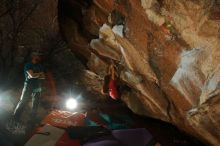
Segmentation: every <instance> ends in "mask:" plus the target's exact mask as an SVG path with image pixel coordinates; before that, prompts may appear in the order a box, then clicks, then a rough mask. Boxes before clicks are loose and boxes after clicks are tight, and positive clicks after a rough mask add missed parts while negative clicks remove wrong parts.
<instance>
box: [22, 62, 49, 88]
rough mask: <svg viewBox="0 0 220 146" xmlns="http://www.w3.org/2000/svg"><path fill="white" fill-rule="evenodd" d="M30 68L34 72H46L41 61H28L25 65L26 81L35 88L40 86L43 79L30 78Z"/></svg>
mask: <svg viewBox="0 0 220 146" xmlns="http://www.w3.org/2000/svg"><path fill="white" fill-rule="evenodd" d="M28 70H32V71H33V73H40V72H45V69H44V67H43V65H42V64H40V63H37V64H33V63H27V64H25V66H24V75H25V83H28V84H30V85H32V86H33V87H35V88H39V87H40V86H41V81H42V80H41V79H38V78H29V77H28V73H27V71H28Z"/></svg>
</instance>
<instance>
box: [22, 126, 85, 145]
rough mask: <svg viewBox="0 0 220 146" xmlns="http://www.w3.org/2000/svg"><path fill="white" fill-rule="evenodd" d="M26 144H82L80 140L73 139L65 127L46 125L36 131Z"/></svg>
mask: <svg viewBox="0 0 220 146" xmlns="http://www.w3.org/2000/svg"><path fill="white" fill-rule="evenodd" d="M25 146H81V144H80V141H79V140H72V139H70V138H69V136H68V134H67V133H66V131H65V130H64V129H61V128H57V127H54V126H51V125H45V126H43V127H42V128H41V130H40V131H38V132H36V133H35V134H34V135H33V136H32V137H31V139H29V140H28V142H27V143H26V144H25Z"/></svg>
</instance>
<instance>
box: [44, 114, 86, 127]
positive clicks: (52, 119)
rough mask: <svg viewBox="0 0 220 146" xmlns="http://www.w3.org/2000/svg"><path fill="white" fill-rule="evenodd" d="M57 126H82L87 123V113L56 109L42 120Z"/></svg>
mask: <svg viewBox="0 0 220 146" xmlns="http://www.w3.org/2000/svg"><path fill="white" fill-rule="evenodd" d="M41 123H42V124H49V125H53V126H56V127H61V128H67V127H70V126H82V125H84V124H85V115H84V114H82V113H77V112H75V113H71V112H68V111H61V110H54V111H52V112H51V113H50V114H49V115H48V116H46V117H45V118H44V120H43V121H42V122H41Z"/></svg>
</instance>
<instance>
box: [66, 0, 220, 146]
mask: <svg viewBox="0 0 220 146" xmlns="http://www.w3.org/2000/svg"><path fill="white" fill-rule="evenodd" d="M67 4H69V5H70V6H72V8H75V7H76V6H78V9H72V10H71V8H70V9H69V11H68V12H69V13H68V14H69V15H65V20H63V22H62V30H63V32H64V35H65V37H66V38H67V41H68V43H69V46H70V47H71V48H72V50H73V51H74V52H76V53H77V54H80V55H81V57H82V58H84V59H85V60H86V62H87V66H88V69H89V70H90V71H92V72H94V73H95V75H94V76H95V77H94V78H90V79H91V80H93V81H91V84H90V83H88V82H89V81H88V80H87V81H85V82H86V83H87V84H88V85H90V86H93V85H94V84H95V82H96V81H97V84H96V85H97V86H96V87H95V90H96V91H99V88H100V89H101V84H100V78H102V77H103V76H104V75H105V74H106V70H107V68H108V65H109V63H110V60H114V61H115V62H116V65H117V67H118V72H119V74H120V79H121V81H122V82H123V84H126V85H127V86H128V87H130V89H131V90H129V91H127V90H125V91H123V92H122V97H121V99H122V100H123V101H124V102H125V103H126V104H127V105H128V107H129V108H130V109H131V110H133V111H134V112H135V113H137V114H141V115H145V116H151V117H153V118H157V119H162V120H164V121H167V122H170V123H173V124H175V125H176V126H177V127H179V128H180V129H182V130H184V131H186V132H188V133H190V134H192V135H194V136H196V137H198V138H200V139H202V140H203V141H204V142H206V143H209V144H211V145H216V146H217V145H219V143H220V132H219V131H220V124H219V120H220V118H219V117H220V116H219V114H220V111H219V107H220V103H219V101H220V100H219V93H220V89H219V81H220V67H219V60H220V50H219V47H220V37H219V32H220V21H219V20H220V19H219V17H220V13H219V12H220V11H219V4H220V2H219V0H216V1H209V0H203V1H186V0H184V1H170V0H141V1H138V0H118V1H113V0H94V1H93V2H91V3H89V4H88V5H85V4H83V3H81V2H78V1H77V0H68V2H67ZM74 10H75V11H74ZM71 13H80V14H81V16H80V17H77V16H74V15H73V16H71ZM85 76H86V77H87V78H88V74H87V75H85ZM98 86H99V87H98ZM100 91H101V90H100Z"/></svg>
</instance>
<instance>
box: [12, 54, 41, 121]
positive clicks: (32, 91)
mask: <svg viewBox="0 0 220 146" xmlns="http://www.w3.org/2000/svg"><path fill="white" fill-rule="evenodd" d="M42 55H43V54H42V53H41V52H39V51H34V52H32V54H31V62H30V63H27V64H25V66H24V75H25V81H24V87H23V90H22V94H21V97H20V101H19V102H18V104H17V106H16V108H15V110H14V114H13V118H14V120H15V121H19V120H20V116H21V114H22V112H23V110H24V108H25V106H26V105H27V103H28V101H29V99H30V98H31V97H32V109H31V118H34V117H35V116H36V113H37V109H38V105H39V100H40V97H41V92H42V82H43V80H44V79H45V69H44V67H43V65H42V64H41V61H42ZM32 120H33V119H32Z"/></svg>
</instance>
